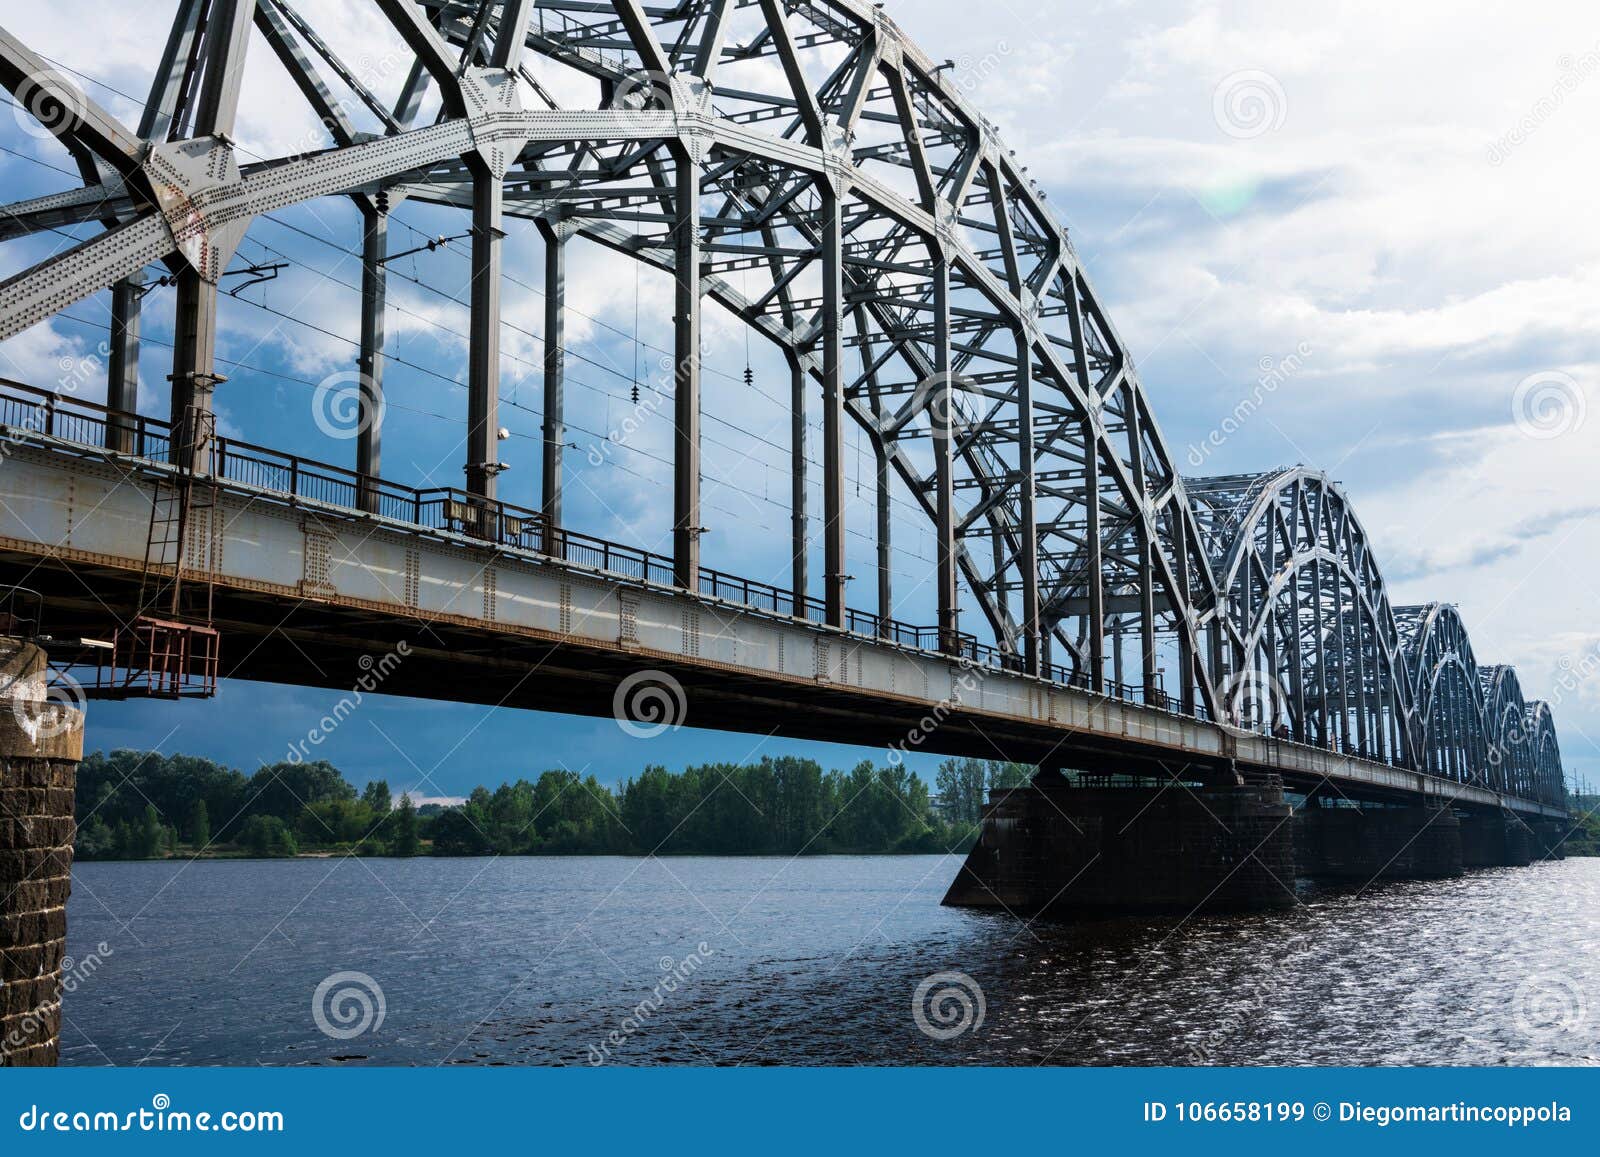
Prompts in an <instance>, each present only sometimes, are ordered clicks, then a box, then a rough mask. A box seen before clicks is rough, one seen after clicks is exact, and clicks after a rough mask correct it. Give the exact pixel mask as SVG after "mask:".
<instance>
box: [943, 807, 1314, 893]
mask: <svg viewBox="0 0 1600 1157" xmlns="http://www.w3.org/2000/svg"><path fill="white" fill-rule="evenodd" d="M1289 817H1290V808H1289V805H1288V803H1287V802H1286V801H1285V800H1284V798H1283V790H1282V788H1281V787H1280V786H1277V785H1275V784H1274V785H1267V786H1224V787H1183V786H1168V787H1080V786H1076V785H1074V784H1073V783H1072V781H1070V780H1068V779H1065V778H1062V777H1060V776H1040V777H1037V778H1035V780H1034V782H1033V783H1032V784H1030V785H1029V786H1027V787H1016V788H1001V789H996V790H995V791H992V792H990V793H989V802H988V806H987V808H986V809H985V811H984V818H983V827H982V830H981V831H980V833H979V836H978V843H977V846H975V847H974V848H973V849H972V852H971V853H970V854H969V855H968V857H967V862H966V863H965V864H964V865H963V866H962V868H961V871H960V872H959V873H958V874H957V876H956V879H955V882H954V883H953V884H951V886H950V890H949V892H948V893H946V895H945V898H944V902H945V904H947V905H950V906H952V907H962V908H1004V909H1007V910H1009V911H1012V912H1016V913H1030V914H1031V913H1047V914H1050V915H1116V914H1121V913H1128V912H1178V913H1189V912H1192V911H1194V910H1195V909H1197V908H1201V907H1204V908H1205V909H1206V910H1208V911H1221V910H1230V909H1231V910H1240V909H1257V908H1284V907H1289V906H1290V905H1292V904H1293V903H1294V894H1293V888H1294V855H1293V848H1292V844H1291V837H1290V824H1289Z"/></svg>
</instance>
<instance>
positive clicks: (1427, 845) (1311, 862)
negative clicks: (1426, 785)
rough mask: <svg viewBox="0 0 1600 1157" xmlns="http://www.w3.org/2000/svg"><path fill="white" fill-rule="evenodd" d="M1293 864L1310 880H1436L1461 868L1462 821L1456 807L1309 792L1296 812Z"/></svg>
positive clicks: (1459, 870)
mask: <svg viewBox="0 0 1600 1157" xmlns="http://www.w3.org/2000/svg"><path fill="white" fill-rule="evenodd" d="M1294 853H1295V864H1296V868H1297V870H1298V872H1299V874H1300V875H1301V876H1303V877H1308V878H1310V879H1314V880H1326V881H1331V882H1340V883H1359V884H1366V883H1369V882H1370V881H1373V880H1437V879H1444V878H1447V877H1450V876H1459V875H1461V872H1462V834H1461V821H1460V819H1459V817H1458V816H1457V815H1456V813H1455V811H1454V809H1452V808H1449V807H1441V806H1439V805H1437V804H1431V803H1424V804H1413V805H1406V806H1396V805H1386V804H1363V805H1362V806H1360V807H1350V806H1339V805H1338V803H1336V801H1331V800H1327V799H1325V798H1323V797H1320V796H1316V795H1312V796H1310V797H1308V798H1307V800H1306V803H1305V806H1304V807H1302V808H1301V809H1300V810H1299V811H1298V812H1296V813H1295V822H1294Z"/></svg>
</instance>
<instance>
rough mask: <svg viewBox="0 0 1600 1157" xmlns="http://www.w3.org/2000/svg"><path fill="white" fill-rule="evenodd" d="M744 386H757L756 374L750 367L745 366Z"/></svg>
mask: <svg viewBox="0 0 1600 1157" xmlns="http://www.w3.org/2000/svg"><path fill="white" fill-rule="evenodd" d="M744 384H745V385H747V386H753V385H755V384H756V372H755V371H754V370H752V369H751V368H750V367H749V366H745V368H744Z"/></svg>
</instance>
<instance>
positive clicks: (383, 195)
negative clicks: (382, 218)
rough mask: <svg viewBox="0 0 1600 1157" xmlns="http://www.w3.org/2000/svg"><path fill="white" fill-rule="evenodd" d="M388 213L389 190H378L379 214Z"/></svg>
mask: <svg viewBox="0 0 1600 1157" xmlns="http://www.w3.org/2000/svg"><path fill="white" fill-rule="evenodd" d="M388 211H389V190H388V189H379V190H378V212H380V213H387V212H388Z"/></svg>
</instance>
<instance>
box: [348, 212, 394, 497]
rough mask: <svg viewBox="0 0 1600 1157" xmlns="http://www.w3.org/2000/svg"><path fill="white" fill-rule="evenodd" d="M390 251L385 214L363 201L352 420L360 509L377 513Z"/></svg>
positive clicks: (381, 471) (381, 443)
mask: <svg viewBox="0 0 1600 1157" xmlns="http://www.w3.org/2000/svg"><path fill="white" fill-rule="evenodd" d="M388 253H389V214H388V213H387V212H385V211H384V210H383V208H382V207H381V206H380V205H378V204H376V203H368V202H367V201H365V200H364V199H363V200H362V202H361V353H360V355H359V358H358V365H359V371H360V374H359V378H358V385H359V387H360V391H361V395H360V402H361V405H360V412H359V415H358V421H357V424H356V474H357V475H358V476H359V478H360V502H361V509H362V510H365V511H367V512H368V513H371V514H376V513H378V487H377V486H376V485H375V483H376V482H377V481H378V480H379V479H380V478H381V477H382V474H383V336H384V335H383V313H384V308H385V304H386V301H387V296H388V274H387V272H386V271H385V269H384V264H383V261H384V258H385V257H387V256H388Z"/></svg>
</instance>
